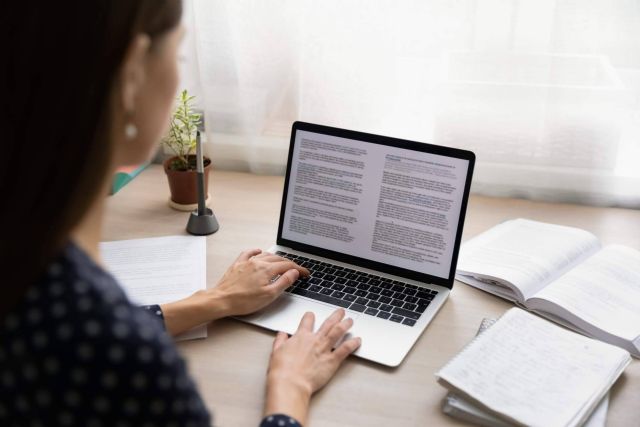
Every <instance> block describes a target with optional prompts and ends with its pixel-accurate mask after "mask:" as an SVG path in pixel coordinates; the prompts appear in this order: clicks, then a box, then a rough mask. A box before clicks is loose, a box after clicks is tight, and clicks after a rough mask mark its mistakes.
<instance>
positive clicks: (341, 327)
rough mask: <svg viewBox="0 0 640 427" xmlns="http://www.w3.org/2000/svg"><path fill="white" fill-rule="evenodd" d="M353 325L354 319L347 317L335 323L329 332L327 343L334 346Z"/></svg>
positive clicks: (331, 346)
mask: <svg viewBox="0 0 640 427" xmlns="http://www.w3.org/2000/svg"><path fill="white" fill-rule="evenodd" d="M352 326H353V319H351V318H346V319H343V320H342V321H341V322H339V323H337V324H335V325H333V327H332V328H331V329H330V330H329V332H328V333H327V344H328V345H329V347H330V348H333V347H334V346H335V345H336V344H337V343H338V341H340V340H341V339H342V337H344V334H346V333H347V331H348V330H349V329H350V328H351V327H352Z"/></svg>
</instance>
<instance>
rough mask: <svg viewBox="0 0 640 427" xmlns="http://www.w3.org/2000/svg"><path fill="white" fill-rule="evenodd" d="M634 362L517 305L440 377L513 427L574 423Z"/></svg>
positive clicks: (441, 371)
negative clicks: (513, 424) (516, 426)
mask: <svg viewBox="0 0 640 427" xmlns="http://www.w3.org/2000/svg"><path fill="white" fill-rule="evenodd" d="M630 359H631V358H630V355H629V353H628V352H626V351H624V350H622V349H620V348H617V347H614V346H612V345H609V344H605V343H602V342H599V341H595V340H592V339H589V338H585V337H583V336H580V335H578V334H575V333H573V332H570V331H568V330H565V329H563V328H560V327H558V326H556V325H554V324H552V323H550V322H548V321H546V320H544V319H541V318H539V317H537V316H534V315H532V314H530V313H527V312H526V311H524V310H521V309H518V308H513V309H511V310H509V311H508V312H507V313H506V314H505V315H504V316H502V318H500V320H499V321H498V322H496V323H495V324H494V325H493V326H492V327H491V328H489V329H488V330H487V331H485V332H484V333H483V334H481V335H480V336H478V338H476V339H475V340H474V341H473V342H472V343H471V344H469V345H468V346H467V347H465V349H464V350H463V351H462V352H461V353H460V354H459V355H458V356H456V357H455V358H454V359H453V360H452V361H451V362H449V363H448V364H447V365H446V366H445V367H444V368H442V369H441V370H440V371H439V372H438V373H437V374H436V376H437V377H438V381H439V382H440V383H441V384H443V385H444V386H445V387H447V388H448V389H450V390H451V391H454V392H455V393H456V394H457V395H459V396H462V397H464V398H465V399H467V400H469V401H470V402H472V403H474V404H475V405H477V406H479V407H480V408H483V409H486V410H489V411H490V412H492V413H494V414H496V415H498V416H500V417H501V418H503V419H506V420H509V421H511V422H516V423H518V424H525V425H531V426H575V425H580V424H581V423H582V422H584V421H585V420H586V418H587V417H588V415H589V414H590V413H591V412H592V411H593V409H594V408H595V407H596V405H597V404H598V402H600V400H601V399H602V397H603V396H604V395H605V394H606V393H607V391H608V390H609V388H610V387H611V385H612V384H613V383H614V382H615V380H616V379H617V378H618V376H619V375H620V374H621V373H622V371H623V370H624V368H625V367H626V366H627V364H628V363H629V361H630Z"/></svg>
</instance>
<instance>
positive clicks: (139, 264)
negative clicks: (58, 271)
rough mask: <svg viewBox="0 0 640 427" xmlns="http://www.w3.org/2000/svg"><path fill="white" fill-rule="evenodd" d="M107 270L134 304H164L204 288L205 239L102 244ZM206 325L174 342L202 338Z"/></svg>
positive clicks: (139, 240)
mask: <svg viewBox="0 0 640 427" xmlns="http://www.w3.org/2000/svg"><path fill="white" fill-rule="evenodd" d="M100 251H101V253H102V257H103V259H104V262H105V264H106V265H107V267H108V269H109V271H110V272H111V273H112V274H113V275H114V276H115V278H116V279H117V280H118V282H119V283H120V286H122V288H123V289H124V291H125V293H126V294H127V296H128V297H129V299H130V300H131V301H132V302H133V303H134V304H139V305H151V304H165V303H168V302H171V301H176V300H179V299H182V298H185V297H188V296H189V295H192V294H193V293H194V292H196V291H198V290H200V289H206V287H207V284H206V251H207V246H206V238H205V237H195V236H168V237H153V238H148V239H134V240H120V241H115V242H102V243H101V244H100ZM206 336H207V328H206V325H202V326H198V327H196V328H194V329H192V330H190V331H187V332H185V333H183V334H181V335H179V336H177V337H176V340H185V339H195V338H206Z"/></svg>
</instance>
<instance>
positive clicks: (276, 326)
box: [252, 294, 359, 334]
mask: <svg viewBox="0 0 640 427" xmlns="http://www.w3.org/2000/svg"><path fill="white" fill-rule="evenodd" d="M337 309H338V307H335V308H334V307H329V306H326V305H324V304H320V303H315V302H313V301H308V300H304V299H302V298H295V297H292V296H290V295H287V294H284V295H282V296H281V297H280V298H278V300H276V301H275V302H274V303H273V304H271V305H270V306H269V307H268V308H267V309H266V310H265V311H264V312H263V313H262V315H261V316H260V317H259V318H258V319H256V321H255V322H252V323H257V324H259V325H261V326H263V327H265V328H268V329H271V330H274V331H284V332H287V333H289V334H293V333H294V332H295V331H296V330H297V329H298V325H299V324H300V320H301V319H302V316H303V315H304V314H305V313H306V312H308V311H311V312H313V313H314V314H315V323H314V326H313V330H314V331H317V330H318V328H319V327H320V325H322V322H324V321H325V319H326V318H327V317H329V316H330V315H331V313H333V312H334V311H336V310H337ZM358 314H359V313H356V312H350V311H349V312H347V314H346V316H347V317H351V318H353V319H354V320H355V318H357V317H358Z"/></svg>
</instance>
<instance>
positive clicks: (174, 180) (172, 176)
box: [163, 155, 211, 205]
mask: <svg viewBox="0 0 640 427" xmlns="http://www.w3.org/2000/svg"><path fill="white" fill-rule="evenodd" d="M195 157H196V156H195V155H190V156H189V163H190V164H195ZM175 159H176V157H175V156H174V157H171V158H169V159H167V160H165V161H164V163H163V165H164V172H165V173H166V174H167V180H168V181H169V190H170V191H171V201H172V202H174V203H177V204H179V205H191V204H194V203H198V184H197V181H196V176H197V175H196V171H195V170H189V171H179V170H173V169H171V168H170V165H171V163H172V162H173V161H174V160H175ZM210 169H211V160H209V158H207V157H205V158H204V193H205V197H207V194H209V170H210Z"/></svg>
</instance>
